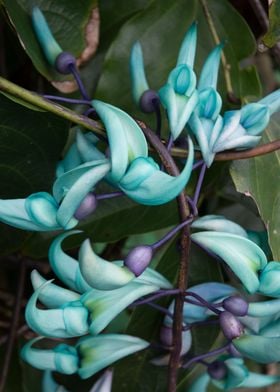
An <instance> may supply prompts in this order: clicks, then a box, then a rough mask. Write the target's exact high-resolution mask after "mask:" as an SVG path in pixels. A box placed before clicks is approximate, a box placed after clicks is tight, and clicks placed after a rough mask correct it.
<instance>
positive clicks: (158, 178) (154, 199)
mask: <svg viewBox="0 0 280 392" xmlns="http://www.w3.org/2000/svg"><path fill="white" fill-rule="evenodd" d="M188 141H189V155H188V159H187V161H186V164H185V167H184V169H183V171H182V172H181V173H180V174H179V176H177V177H172V176H170V175H168V174H167V173H164V172H162V171H160V170H157V169H156V168H154V172H153V173H152V174H151V175H150V176H149V177H147V178H146V179H145V180H144V181H142V183H141V184H138V186H137V187H136V189H127V188H126V187H124V186H123V185H122V184H123V183H125V180H126V176H124V178H123V181H121V182H120V184H119V187H120V188H121V189H122V190H123V192H125V193H126V194H127V196H129V197H131V198H132V199H133V200H135V201H137V202H138V203H141V204H145V205H160V204H165V203H168V202H169V201H171V200H173V199H174V198H175V197H176V196H178V194H179V193H180V192H181V191H182V190H183V189H184V187H185V186H186V185H187V183H188V181H189V178H190V176H191V173H192V165H193V159H194V149H193V143H192V141H191V139H190V138H188ZM146 165H150V167H151V164H150V163H149V161H147V160H144V159H140V158H138V159H137V160H135V161H134V162H133V163H132V164H131V167H130V168H129V169H128V172H127V173H128V175H129V174H130V170H133V172H134V173H135V177H136V178H137V176H138V175H139V173H140V174H141V172H142V171H143V170H145V172H146V168H145V166H146Z"/></svg>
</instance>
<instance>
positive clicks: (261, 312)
mask: <svg viewBox="0 0 280 392" xmlns="http://www.w3.org/2000/svg"><path fill="white" fill-rule="evenodd" d="M277 313H280V299H272V300H270V301H262V302H251V303H250V304H249V309H248V316H253V317H266V316H273V315H275V314H277Z"/></svg>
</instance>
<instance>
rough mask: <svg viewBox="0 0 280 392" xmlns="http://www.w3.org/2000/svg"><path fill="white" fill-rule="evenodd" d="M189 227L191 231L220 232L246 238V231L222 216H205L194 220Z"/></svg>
mask: <svg viewBox="0 0 280 392" xmlns="http://www.w3.org/2000/svg"><path fill="white" fill-rule="evenodd" d="M191 227H192V228H193V229H202V230H213V231H222V232H225V233H231V234H236V235H239V236H241V237H244V238H248V235H247V232H246V230H244V229H243V227H241V226H240V225H238V224H237V223H235V222H233V221H231V220H229V219H226V218H225V217H224V216H222V215H205V216H203V217H202V218H198V219H196V220H195V221H194V222H193V223H192V225H191Z"/></svg>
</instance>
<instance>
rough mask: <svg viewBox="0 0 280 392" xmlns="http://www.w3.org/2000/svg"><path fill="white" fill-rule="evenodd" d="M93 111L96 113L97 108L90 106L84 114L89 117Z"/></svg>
mask: <svg viewBox="0 0 280 392" xmlns="http://www.w3.org/2000/svg"><path fill="white" fill-rule="evenodd" d="M91 113H96V110H95V109H94V108H89V109H87V110H86V111H85V112H84V113H83V115H84V116H86V117H88V116H89V115H90V114H91Z"/></svg>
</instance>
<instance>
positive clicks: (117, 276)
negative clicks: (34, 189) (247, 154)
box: [0, 8, 280, 392]
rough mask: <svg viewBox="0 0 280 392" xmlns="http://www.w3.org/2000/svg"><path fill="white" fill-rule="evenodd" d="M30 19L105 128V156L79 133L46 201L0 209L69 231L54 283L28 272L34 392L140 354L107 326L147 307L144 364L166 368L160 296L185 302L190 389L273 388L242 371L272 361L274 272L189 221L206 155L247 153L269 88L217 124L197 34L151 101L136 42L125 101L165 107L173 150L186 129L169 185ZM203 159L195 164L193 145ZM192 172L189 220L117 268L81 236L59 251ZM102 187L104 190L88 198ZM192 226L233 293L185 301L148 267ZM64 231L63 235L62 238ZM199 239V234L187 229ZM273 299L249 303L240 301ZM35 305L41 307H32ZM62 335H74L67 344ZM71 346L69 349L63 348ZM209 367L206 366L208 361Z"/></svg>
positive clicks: (219, 224)
mask: <svg viewBox="0 0 280 392" xmlns="http://www.w3.org/2000/svg"><path fill="white" fill-rule="evenodd" d="M32 21H33V26H34V30H35V32H36V35H37V38H38V41H39V42H40V45H41V47H42V50H43V52H44V54H45V57H46V59H47V60H48V62H49V64H50V65H51V66H53V67H55V69H56V70H57V71H58V72H60V73H62V74H68V73H72V74H73V76H74V77H75V79H76V80H77V83H78V86H79V87H80V91H81V94H82V96H83V98H84V99H85V100H86V101H87V102H88V103H89V104H90V105H91V106H92V108H93V109H94V111H95V113H96V114H97V115H98V117H99V119H100V120H101V121H102V123H103V124H104V127H105V129H106V134H107V138H108V148H107V150H106V151H105V150H104V149H102V148H100V143H99V139H98V138H97V137H96V136H94V135H93V134H91V133H83V132H82V131H81V130H78V131H77V132H76V135H75V140H74V143H73V144H72V145H71V147H70V148H69V150H68V152H67V153H66V154H65V156H64V158H63V160H61V161H60V162H59V163H58V165H57V172H56V178H55V181H54V184H53V188H52V193H47V192H38V193H34V194H32V195H30V196H28V197H27V198H26V199H16V200H0V220H1V221H2V222H4V223H7V224H9V225H11V226H14V227H17V228H20V229H24V230H31V231H53V230H68V231H66V232H62V233H61V234H59V235H58V236H57V237H56V238H55V239H54V241H53V243H52V244H51V246H50V250H49V262H50V266H51V268H52V271H53V272H54V274H55V275H56V276H57V277H58V278H59V279H60V281H61V282H62V283H63V284H64V287H62V286H58V285H56V284H55V283H53V281H52V280H51V281H46V280H45V279H44V277H42V276H41V275H40V274H39V273H38V272H37V271H35V270H34V271H33V272H32V274H31V281H32V285H33V288H34V293H33V295H32V296H31V298H30V299H29V301H28V303H27V306H26V321H27V323H28V325H29V327H30V328H31V329H32V330H33V331H34V332H36V333H37V334H38V335H39V337H38V338H35V339H33V340H31V341H30V342H28V343H27V344H26V345H25V346H24V347H23V349H22V358H23V359H24V360H25V361H27V362H28V363H29V364H31V365H33V366H34V367H36V368H38V369H42V370H45V375H44V381H43V385H44V388H45V390H50V389H49V388H51V387H50V386H52V388H53V389H54V388H56V387H57V384H56V383H55V381H54V380H53V378H52V375H51V372H52V371H57V372H60V373H64V374H74V373H77V374H79V375H80V377H81V378H88V377H90V376H92V375H94V374H96V373H97V372H99V371H100V370H102V369H104V368H106V367H107V366H109V365H111V364H112V363H114V362H115V361H117V360H119V359H120V358H123V357H125V356H127V355H130V354H133V353H135V352H138V351H139V350H143V349H145V348H148V347H149V346H150V343H149V342H147V341H145V340H143V339H140V338H139V337H134V336H128V335H124V334H110V333H103V332H104V331H105V332H106V328H107V327H108V325H109V324H110V322H111V321H112V320H113V319H114V318H115V317H116V316H117V315H118V314H120V313H121V312H122V311H124V310H125V309H127V308H128V307H130V306H134V307H135V306H140V305H143V304H149V305H151V306H154V307H155V308H156V309H157V310H159V311H161V312H163V314H164V319H163V325H162V328H161V333H160V341H161V344H162V348H163V349H164V350H165V351H164V354H163V355H162V356H160V357H156V358H154V360H153V363H154V364H155V365H166V364H167V363H168V360H169V357H170V351H171V350H172V345H173V332H172V328H173V324H174V317H175V316H174V315H175V311H174V309H175V305H174V301H172V302H171V304H170V306H169V307H168V309H165V308H162V307H161V306H159V305H158V304H155V303H154V301H156V300H157V299H158V298H161V297H163V296H176V295H180V296H183V297H184V301H185V305H184V309H183V324H182V340H183V344H182V347H181V367H182V369H186V368H188V367H189V366H191V365H192V364H194V363H201V364H203V365H204V366H206V368H207V373H205V374H203V375H202V376H200V377H198V378H197V379H196V380H195V381H194V382H193V384H192V385H191V387H190V389H188V391H189V392H203V391H206V389H207V386H208V384H209V383H213V384H215V385H216V386H217V387H218V388H220V389H221V390H230V389H233V388H236V387H261V386H266V385H270V384H272V383H275V382H278V381H280V378H279V377H278V376H268V375H259V374H256V373H253V372H251V371H250V370H249V369H248V368H247V367H246V364H245V362H244V359H246V358H249V359H252V360H255V361H256V362H258V363H270V362H275V361H279V360H280V354H279V353H280V338H279V330H280V284H279V279H278V275H279V274H280V264H279V263H278V262H276V261H270V262H268V261H267V257H266V255H265V253H264V252H263V250H262V249H261V247H260V246H259V245H258V244H256V243H255V242H254V241H252V240H251V239H250V234H249V233H247V232H246V231H245V230H244V229H243V228H241V227H240V226H239V225H237V224H236V223H234V222H231V221H228V220H226V219H225V218H223V217H221V216H213V215H212V216H206V217H202V218H199V219H197V202H198V198H199V194H200V189H201V185H202V181H203V176H204V174H205V170H206V167H209V166H210V165H211V164H212V162H213V160H214V158H215V154H216V153H218V152H220V151H224V150H228V149H232V148H235V149H247V148H251V147H254V146H255V145H256V144H257V143H258V142H259V140H260V134H261V132H262V131H263V130H264V128H265V127H266V125H267V124H268V122H269V119H270V116H271V114H273V113H274V112H275V111H277V110H278V109H279V107H280V92H279V91H276V92H274V93H272V94H270V95H269V96H267V97H265V98H263V99H262V100H260V101H259V102H258V103H250V104H247V105H245V106H244V107H242V108H241V109H240V110H232V111H227V112H225V113H223V114H222V115H221V107H222V100H221V96H220V95H219V93H218V91H217V79H218V70H219V63H220V57H221V53H222V50H223V45H218V46H217V47H216V48H214V50H213V51H212V52H211V53H210V55H209V56H208V58H207V59H206V62H205V64H204V66H203V68H202V71H201V73H200V77H199V78H198V82H197V77H196V74H195V72H194V70H193V66H194V60H195V52H196V40H197V26H196V24H193V25H192V26H191V27H190V29H189V30H188V32H187V34H186V36H185V38H184V40H183V43H182V45H181V48H180V51H179V55H178V59H177V64H176V67H175V68H174V69H173V70H171V72H170V74H169V76H168V79H167V81H166V83H165V85H164V86H162V87H161V88H160V89H159V91H158V92H156V91H154V90H151V89H150V88H149V86H148V83H147V80H146V76H145V70H144V60H143V55H142V49H141V46H140V43H136V44H135V45H134V46H133V48H132V52H131V63H130V66H131V76H132V93H133V97H134V100H135V101H136V103H137V104H138V106H139V107H140V109H141V110H142V111H144V112H147V113H151V112H158V111H159V107H160V105H162V106H163V108H164V109H165V110H166V114H167V118H168V122H169V127H170V138H169V141H168V143H167V148H166V147H165V146H164V145H162V148H164V149H165V150H166V151H167V152H168V150H169V149H170V147H171V146H172V143H173V141H175V140H176V139H177V138H178V137H180V136H182V135H183V132H184V131H185V130H188V131H189V133H188V136H186V137H187V141H188V156H187V158H186V160H185V162H184V166H183V169H182V171H181V172H180V173H179V175H178V176H171V175H169V174H168V173H166V172H165V171H164V169H163V168H162V167H161V166H160V165H159V164H158V163H157V162H156V161H155V160H154V159H153V158H152V157H151V156H149V154H148V145H147V141H146V138H145V136H144V133H143V131H142V129H141V127H140V126H139V124H138V123H137V122H136V121H135V120H134V119H133V118H132V117H130V116H129V115H128V114H127V113H125V112H124V111H122V110H121V109H119V108H117V107H114V106H112V105H110V104H107V103H104V102H101V101H99V100H96V99H94V100H90V98H89V97H88V95H87V93H86V91H85V89H84V86H83V84H82V81H81V79H80V77H79V74H78V70H77V68H76V64H75V58H74V57H73V56H72V55H71V54H69V53H66V52H63V50H62V49H61V48H60V46H59V45H58V43H57V42H56V40H55V39H54V37H53V35H52V33H51V31H50V29H49V27H48V24H47V22H46V19H45V17H44V16H43V14H42V13H41V11H40V10H39V9H38V8H34V9H33V13H32ZM192 139H194V140H195V143H196V144H197V145H198V147H199V149H200V151H201V154H202V157H203V162H194V146H193V141H192ZM199 166H201V167H202V168H201V172H200V175H199V179H198V183H197V187H196V190H195V192H194V195H193V197H192V198H191V197H189V198H188V202H189V205H190V208H191V211H192V212H191V213H190V215H189V217H188V219H186V220H184V221H183V222H181V223H180V224H179V225H178V226H176V227H174V228H173V229H172V230H170V231H169V232H168V233H167V234H166V235H165V236H164V237H163V238H161V239H160V240H159V241H157V242H155V243H154V244H149V245H146V244H144V245H138V246H136V247H135V248H133V249H132V250H131V251H130V252H129V253H128V255H127V256H126V257H125V258H124V259H123V260H116V261H113V262H110V261H107V260H105V259H103V258H102V257H101V256H99V255H98V254H96V252H95V251H94V249H93V247H92V244H91V242H90V240H89V239H86V240H85V241H84V242H83V243H82V244H81V246H80V249H79V255H78V258H77V259H75V258H73V257H71V256H70V255H68V254H67V253H65V252H64V250H63V249H62V242H63V241H64V239H66V238H67V237H69V236H72V235H75V234H77V233H79V232H80V231H77V230H70V229H72V228H73V227H75V226H76V225H77V224H78V223H79V221H80V220H82V219H85V218H87V217H88V216H89V215H90V214H92V213H94V211H95V210H96V208H98V204H99V202H102V200H103V199H106V198H113V197H128V198H130V199H132V200H133V201H135V202H136V203H140V204H144V205H151V206H155V205H161V204H165V203H168V202H169V201H171V200H173V199H175V198H176V197H177V196H178V195H179V194H180V193H181V192H183V191H184V189H185V188H186V186H187V184H188V181H189V179H190V176H191V174H192V171H193V170H195V168H197V167H199ZM102 181H104V182H106V183H107V184H109V185H110V186H111V187H112V188H114V192H112V193H108V194H100V193H96V186H97V185H98V184H99V183H100V182H102ZM185 226H189V227H190V229H191V236H190V238H191V240H192V241H193V242H194V243H196V244H197V245H199V246H201V247H202V248H203V249H205V250H207V252H209V253H210V254H211V255H214V256H215V257H216V258H218V259H219V261H220V262H222V263H225V264H226V265H227V266H228V267H229V268H230V270H231V271H232V272H233V273H234V274H235V275H236V277H237V278H238V279H239V281H240V282H239V286H238V287H239V288H238V289H236V288H235V287H233V286H231V285H228V284H224V283H218V282H207V283H202V284H199V285H196V286H194V287H191V288H189V289H187V290H185V291H184V292H182V291H181V290H179V289H177V288H173V287H172V285H171V283H170V282H169V281H168V280H167V279H166V278H165V277H164V276H162V275H161V274H159V273H158V272H156V271H155V270H153V269H152V268H150V267H149V265H150V263H151V261H152V259H153V256H154V254H155V252H156V251H157V250H158V249H159V248H160V247H161V246H162V245H163V244H165V243H166V242H167V241H168V240H169V239H171V238H172V237H174V235H175V234H176V233H178V232H179V230H181V229H182V228H183V227H185ZM69 230H70V231H69ZM197 230H201V231H197ZM256 293H257V294H259V295H262V296H269V297H274V299H268V300H265V301H262V302H251V298H250V295H251V294H256ZM38 302H40V303H41V304H42V305H43V308H42V307H38V306H37V305H38ZM207 323H214V324H217V325H218V326H219V328H220V331H221V333H222V335H223V339H224V341H225V342H224V345H223V346H222V347H220V348H217V349H215V350H213V351H210V352H208V353H204V354H201V355H199V356H197V357H195V356H194V357H190V356H189V352H190V348H191V347H192V329H193V328H198V327H200V326H203V325H207ZM43 337H44V338H51V339H63V343H59V344H55V345H54V347H53V348H48V349H44V348H40V347H37V346H38V343H40V341H41V339H42V338H43ZM73 338H76V340H75V343H74V344H72V342H73V340H72V339H73ZM67 339H71V344H68V343H65V342H64V341H65V340H67ZM211 357H212V358H213V357H214V358H215V359H214V360H211V361H210V362H208V359H209V358H211ZM111 383H112V373H111V372H110V371H107V372H106V373H104V375H103V376H102V377H101V379H100V380H99V381H98V382H97V384H96V385H95V386H94V387H93V389H92V391H96V392H98V391H101V390H102V391H103V390H104V391H110V389H111Z"/></svg>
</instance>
